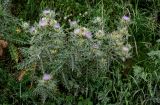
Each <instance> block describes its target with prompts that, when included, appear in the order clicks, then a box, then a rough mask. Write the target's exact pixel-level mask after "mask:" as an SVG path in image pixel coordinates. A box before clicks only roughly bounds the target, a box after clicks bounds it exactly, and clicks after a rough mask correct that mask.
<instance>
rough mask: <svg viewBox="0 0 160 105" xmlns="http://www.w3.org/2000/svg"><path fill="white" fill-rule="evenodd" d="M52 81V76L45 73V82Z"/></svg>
mask: <svg viewBox="0 0 160 105" xmlns="http://www.w3.org/2000/svg"><path fill="white" fill-rule="evenodd" d="M51 79H52V76H51V75H50V74H47V73H45V74H44V75H43V80H45V81H49V80H51Z"/></svg>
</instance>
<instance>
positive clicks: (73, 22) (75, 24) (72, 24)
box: [69, 21, 78, 27]
mask: <svg viewBox="0 0 160 105" xmlns="http://www.w3.org/2000/svg"><path fill="white" fill-rule="evenodd" d="M69 24H70V27H76V26H77V25H78V24H77V21H69Z"/></svg>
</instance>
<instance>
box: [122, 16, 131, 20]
mask: <svg viewBox="0 0 160 105" xmlns="http://www.w3.org/2000/svg"><path fill="white" fill-rule="evenodd" d="M122 19H123V20H125V21H130V18H129V17H128V16H123V17H122Z"/></svg>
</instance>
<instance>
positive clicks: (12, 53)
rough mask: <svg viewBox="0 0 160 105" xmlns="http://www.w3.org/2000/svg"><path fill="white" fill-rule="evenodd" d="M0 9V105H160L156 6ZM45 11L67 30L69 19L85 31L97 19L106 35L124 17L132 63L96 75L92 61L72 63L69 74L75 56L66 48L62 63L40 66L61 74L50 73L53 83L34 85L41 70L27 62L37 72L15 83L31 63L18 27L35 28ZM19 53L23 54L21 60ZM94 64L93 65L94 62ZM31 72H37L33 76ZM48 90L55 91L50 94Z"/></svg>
mask: <svg viewBox="0 0 160 105" xmlns="http://www.w3.org/2000/svg"><path fill="white" fill-rule="evenodd" d="M0 3H1V5H0V38H1V39H3V40H6V41H7V42H8V43H9V45H8V48H7V49H5V56H3V57H1V58H0V75H1V77H0V84H1V86H0V97H1V99H0V104H2V105H3V104H4V105H9V104H13V105H14V104H15V105H17V104H24V105H31V104H33V105H34V104H35V105H36V104H37V105H39V104H45V105H134V104H135V105H157V104H160V98H159V97H160V91H159V90H160V87H159V84H160V77H159V74H160V71H159V70H160V68H159V67H160V65H159V64H160V56H159V55H160V52H159V41H157V40H158V39H159V38H160V36H159V30H160V28H159V24H160V16H159V14H160V1H159V0H128V1H126V0H1V1H0ZM48 8H49V9H53V10H55V11H56V12H57V13H58V15H57V17H56V20H58V21H60V24H61V25H62V26H63V27H66V28H67V27H68V25H67V24H68V19H71V20H79V21H80V22H79V24H81V25H83V26H86V27H90V26H91V21H90V20H91V19H93V17H96V16H102V17H103V21H104V29H105V31H106V32H109V33H111V32H113V31H115V30H117V25H118V24H119V19H120V18H121V17H122V16H123V15H129V16H130V17H131V20H132V24H131V25H129V34H130V35H131V37H130V38H129V42H130V43H131V45H132V47H133V49H132V50H133V51H132V54H133V55H132V56H133V57H132V58H130V59H127V60H126V61H125V62H122V61H121V60H119V59H116V60H113V61H112V62H111V64H110V66H109V67H106V66H108V64H105V65H99V66H98V68H99V70H100V71H96V69H95V68H96V67H97V66H96V65H95V64H96V63H95V62H92V60H91V61H88V59H87V60H85V59H81V60H82V61H79V62H74V63H75V65H77V66H78V68H79V71H76V72H74V71H72V70H71V69H73V68H72V66H70V64H71V65H72V63H73V62H70V61H72V59H71V58H72V57H71V56H70V54H72V53H74V51H73V52H68V49H71V48H70V46H67V47H66V52H65V51H64V52H60V54H59V55H57V56H54V57H55V58H60V57H62V58H61V59H58V60H55V61H54V62H53V63H52V62H50V63H51V64H50V63H48V62H49V61H46V64H44V65H46V67H52V69H55V68H57V67H60V68H63V69H61V70H57V72H56V73H55V72H54V73H53V75H54V76H55V80H53V81H49V82H47V83H45V84H44V83H43V82H42V81H38V80H39V79H40V76H41V75H42V74H43V73H42V72H41V71H40V70H39V68H40V67H39V66H41V64H39V61H32V62H33V63H37V62H38V64H39V65H38V67H34V64H31V65H28V66H29V67H30V68H29V70H28V72H26V74H25V76H24V77H23V80H21V81H18V79H17V78H18V76H19V73H20V71H21V70H22V69H20V68H23V67H26V66H25V63H24V65H23V63H22V62H27V63H28V62H29V60H31V59H30V58H28V57H30V56H27V50H28V48H30V46H32V44H31V43H30V40H31V35H30V34H29V33H26V32H25V31H24V30H23V29H22V28H21V23H22V22H23V21H29V22H30V23H31V25H32V24H34V22H35V21H38V19H39V18H40V15H39V14H40V13H41V11H42V10H44V9H48ZM85 12H87V13H88V14H87V16H83V14H84V13H85ZM64 17H67V19H64ZM91 28H92V29H96V28H97V27H94V26H93V27H91ZM17 29H19V30H21V32H18V31H17ZM64 33H67V32H64ZM43 34H44V35H45V33H43ZM61 34H62V33H61ZM59 35H60V34H59ZM45 40H46V41H49V40H54V39H47V38H46V39H45ZM38 46H39V45H38ZM72 46H74V45H72ZM34 47H35V48H37V46H34ZM40 47H43V46H42V45H41V46H40ZM74 47H77V46H74ZM84 47H85V46H84ZM67 48H68V49H67ZM61 49H63V47H61ZM34 50H35V49H34ZM85 50H86V51H87V50H88V49H85ZM60 51H61V50H60ZM62 51H63V50H62ZM21 52H24V55H23V54H22V53H21ZM25 52H26V53H25ZM25 54H26V55H25ZM63 54H64V55H63ZM65 54H66V55H65ZM67 54H68V55H67ZM62 55H63V56H62ZM45 56H47V55H45ZM109 56H110V55H109ZM47 57H48V56H47ZM44 58H45V57H44ZM27 59H28V60H27ZM96 60H97V62H98V59H96ZM66 62H69V63H66ZM55 64H57V65H55ZM58 64H63V65H58ZM17 65H18V66H17ZM104 68H105V69H104ZM25 69H26V68H25ZM27 69H28V68H27ZM35 70H38V73H37V72H35ZM91 70H95V71H91ZM51 71H52V70H51ZM48 72H50V71H48ZM79 75H80V76H79ZM52 87H54V88H56V89H57V90H54V91H53V90H52ZM41 96H45V98H44V97H41Z"/></svg>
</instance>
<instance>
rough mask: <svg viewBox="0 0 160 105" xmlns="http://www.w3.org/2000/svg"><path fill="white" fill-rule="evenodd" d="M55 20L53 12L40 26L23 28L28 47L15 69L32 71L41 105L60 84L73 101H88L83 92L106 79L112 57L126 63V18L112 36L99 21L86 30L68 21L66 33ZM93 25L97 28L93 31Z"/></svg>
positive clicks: (47, 12) (45, 13)
mask: <svg viewBox="0 0 160 105" xmlns="http://www.w3.org/2000/svg"><path fill="white" fill-rule="evenodd" d="M55 18H56V13H55V12H54V11H52V10H44V11H43V12H42V13H41V14H40V20H39V22H37V23H35V24H34V25H32V26H30V25H29V23H26V22H24V23H23V24H22V27H23V30H24V31H25V32H26V33H29V34H31V40H30V45H31V46H30V47H29V48H28V49H27V50H25V51H24V49H22V51H23V52H24V53H25V55H26V58H25V61H24V62H21V63H20V64H19V65H18V66H17V67H18V68H19V69H26V70H27V71H31V75H32V79H35V80H36V81H37V87H36V88H35V90H34V93H35V94H37V95H40V96H41V97H42V102H43V104H44V103H45V101H46V99H47V97H48V96H50V94H48V93H50V92H49V91H52V92H53V93H54V91H53V90H58V89H57V88H58V87H59V84H62V85H63V86H64V88H65V89H67V90H68V91H69V92H71V93H72V94H73V95H74V96H75V97H77V96H78V94H86V97H87V96H88V95H89V92H88V91H85V90H86V89H89V87H90V86H91V85H92V82H93V83H94V82H96V81H97V80H98V79H99V77H103V76H105V75H106V72H107V71H108V70H109V68H108V66H109V65H110V63H111V62H112V61H113V60H114V59H115V58H114V56H115V55H116V56H117V58H116V59H118V58H121V59H122V60H125V59H127V58H128V57H130V54H131V53H130V49H131V45H130V44H128V42H127V40H128V36H129V34H128V30H127V27H128V24H129V21H130V20H129V18H127V17H125V18H124V17H123V18H122V20H121V22H120V25H119V27H118V29H117V30H116V31H114V32H111V33H107V32H106V31H105V30H104V28H102V27H104V26H103V24H104V23H103V20H102V18H100V17H97V18H95V19H94V21H92V24H93V25H92V26H91V25H90V24H88V26H87V27H86V26H83V25H80V24H78V21H76V20H74V21H71V20H70V21H69V25H70V27H69V28H66V29H65V28H63V27H61V25H60V23H59V22H58V21H57V20H56V19H55ZM94 25H95V26H98V27H94V28H93V26H94ZM93 29H94V30H93ZM68 30H69V31H68ZM110 51H111V52H110ZM112 53H113V55H112ZM57 81H58V82H57Z"/></svg>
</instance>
